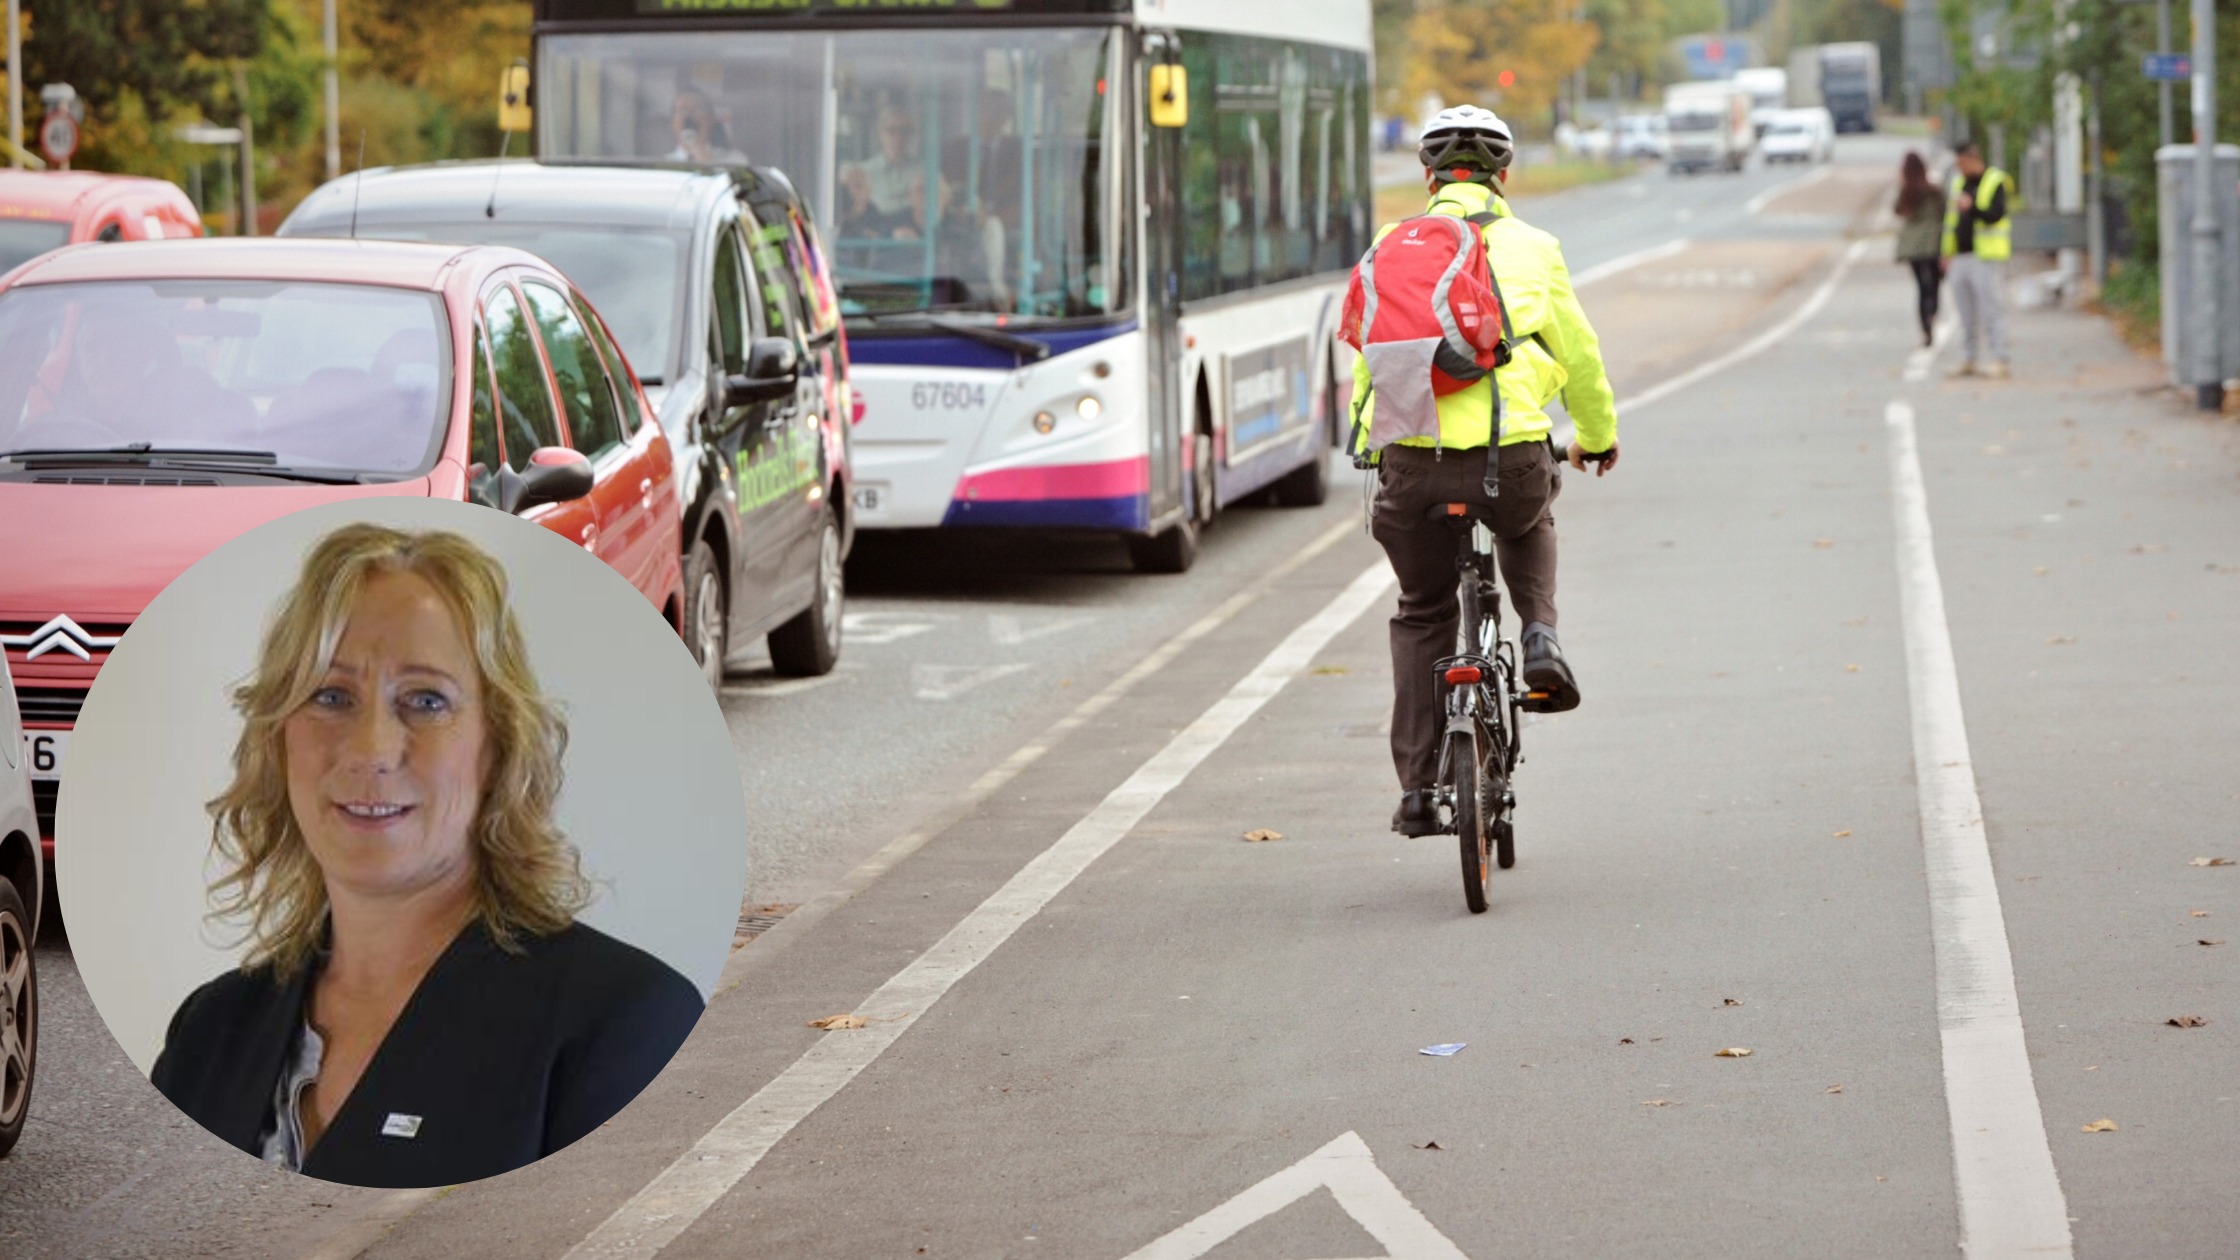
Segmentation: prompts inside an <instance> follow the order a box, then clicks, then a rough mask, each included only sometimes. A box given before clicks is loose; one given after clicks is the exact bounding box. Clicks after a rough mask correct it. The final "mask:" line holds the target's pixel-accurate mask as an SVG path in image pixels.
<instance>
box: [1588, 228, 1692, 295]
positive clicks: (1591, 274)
mask: <svg viewBox="0 0 2240 1260" xmlns="http://www.w3.org/2000/svg"><path fill="white" fill-rule="evenodd" d="M1688 244H1689V242H1688V238H1687V237H1685V236H1683V237H1680V238H1679V239H1677V240H1670V241H1666V242H1665V243H1664V244H1662V245H1651V246H1650V247H1649V248H1647V249H1637V250H1635V251H1633V252H1632V253H1630V254H1620V255H1618V256H1617V257H1616V258H1613V259H1611V260H1610V261H1609V262H1605V263H1596V264H1595V265H1594V266H1592V267H1589V268H1587V269H1586V270H1585V271H1579V272H1574V273H1572V276H1571V287H1572V288H1574V289H1576V288H1578V287H1580V286H1581V285H1588V284H1593V283H1594V282H1595V281H1597V280H1608V279H1609V278H1610V277H1612V276H1614V275H1617V274H1618V273H1620V272H1624V271H1631V270H1633V269H1634V268H1635V267H1638V266H1640V265H1641V264H1643V263H1653V262H1655V261H1657V260H1658V259H1660V258H1670V257H1672V256H1673V255H1674V254H1677V253H1679V252H1680V251H1681V250H1684V249H1686V248H1687V247H1688Z"/></svg>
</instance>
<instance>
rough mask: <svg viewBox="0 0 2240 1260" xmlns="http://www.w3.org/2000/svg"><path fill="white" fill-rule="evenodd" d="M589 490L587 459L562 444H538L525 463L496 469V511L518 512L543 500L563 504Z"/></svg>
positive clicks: (580, 453)
mask: <svg viewBox="0 0 2240 1260" xmlns="http://www.w3.org/2000/svg"><path fill="white" fill-rule="evenodd" d="M589 493H591V461H590V460H588V459H585V458H584V456H583V452H581V451H573V450H569V449H568V448H567V447H565V446H540V447H538V448H537V449H536V450H534V451H532V452H530V454H529V466H528V467H526V468H524V469H522V470H521V471H520V472H515V471H514V470H513V469H512V467H511V466H505V467H501V468H500V469H499V470H498V510H500V511H502V512H512V513H515V514H517V515H518V514H519V513H522V512H526V511H528V510H529V509H531V508H535V507H542V506H544V505H545V504H547V503H566V502H568V501H570V500H572V499H580V498H582V497H583V496H585V495H587V494H589Z"/></svg>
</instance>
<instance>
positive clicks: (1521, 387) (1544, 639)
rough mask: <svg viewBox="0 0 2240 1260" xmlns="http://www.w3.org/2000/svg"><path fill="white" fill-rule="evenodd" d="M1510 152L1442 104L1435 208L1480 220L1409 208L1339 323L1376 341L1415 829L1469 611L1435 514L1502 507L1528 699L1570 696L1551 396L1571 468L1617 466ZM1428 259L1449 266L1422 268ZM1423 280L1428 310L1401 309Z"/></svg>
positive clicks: (1402, 767) (1432, 809)
mask: <svg viewBox="0 0 2240 1260" xmlns="http://www.w3.org/2000/svg"><path fill="white" fill-rule="evenodd" d="M1514 153H1515V140H1514V136H1513V133H1512V132H1511V131H1510V129H1509V125H1508V124H1507V123H1505V122H1503V121H1501V119H1500V118H1498V117H1496V116H1495V115H1494V114H1493V112H1492V111H1491V110H1486V109H1480V108H1478V107H1476V106H1473V105H1461V106H1456V107H1455V108H1453V109H1449V110H1445V111H1443V112H1441V113H1440V114H1439V115H1438V117H1436V118H1434V119H1432V120H1431V124H1430V125H1429V126H1428V127H1426V128H1424V132H1423V136H1422V142H1421V145H1420V147H1419V148H1418V150H1417V155H1418V156H1419V157H1420V158H1421V159H1422V161H1423V165H1424V167H1425V171H1426V182H1427V183H1428V185H1429V190H1430V193H1431V202H1430V206H1429V207H1428V209H1427V210H1426V212H1425V213H1426V215H1427V216H1438V215H1443V216H1448V217H1451V218H1455V219H1460V220H1462V221H1463V222H1464V223H1467V224H1468V225H1469V227H1470V229H1471V230H1468V231H1463V230H1460V225H1457V228H1456V230H1454V231H1451V232H1450V231H1442V230H1438V225H1437V222H1436V220H1429V219H1414V220H1409V221H1408V223H1409V226H1410V231H1409V233H1407V234H1404V235H1405V236H1406V237H1407V239H1404V240H1403V239H1401V238H1394V239H1393V242H1392V247H1391V248H1387V247H1386V241H1387V237H1388V236H1389V235H1390V234H1391V233H1392V232H1393V230H1394V228H1395V227H1396V226H1398V225H1387V226H1386V227H1384V228H1383V229H1381V230H1380V231H1379V232H1378V234H1377V243H1376V244H1374V245H1372V246H1370V252H1369V254H1368V255H1367V256H1365V257H1364V259H1363V267H1361V268H1357V269H1356V272H1355V283H1356V286H1357V290H1356V293H1354V294H1349V298H1348V308H1347V309H1348V315H1349V316H1350V318H1347V317H1341V320H1340V324H1341V329H1340V335H1341V336H1342V337H1344V338H1345V339H1346V340H1347V341H1348V342H1349V343H1351V344H1354V345H1356V346H1357V347H1359V348H1360V349H1361V351H1362V353H1361V355H1360V356H1359V357H1358V358H1356V360H1355V361H1354V369H1353V396H1354V406H1353V423H1352V433H1351V438H1350V445H1349V449H1351V450H1352V451H1353V453H1354V456H1355V458H1356V460H1357V461H1359V462H1362V463H1364V464H1365V465H1366V464H1369V463H1374V465H1375V466H1376V468H1377V497H1376V505H1375V507H1374V508H1373V510H1372V515H1371V523H1370V532H1371V533H1372V534H1373V535H1374V536H1375V537H1376V540H1377V541H1378V543H1380V544H1382V545H1383V547H1384V550H1385V554H1386V555H1387V556H1388V557H1390V559H1391V561H1392V568H1393V572H1394V573H1395V575H1397V576H1398V578H1399V580H1400V607H1399V611H1398V612H1397V613H1395V614H1394V616H1393V618H1392V687H1393V704H1392V762H1393V767H1394V769H1396V770H1397V771H1398V772H1399V775H1400V787H1401V790H1402V791H1401V801H1400V809H1399V811H1398V812H1397V813H1395V814H1394V815H1393V819H1392V829H1393V830H1394V831H1397V832H1399V833H1400V834H1402V835H1408V836H1420V835H1430V834H1433V833H1434V832H1437V831H1438V830H1439V816H1438V807H1437V804H1436V798H1435V795H1434V792H1433V780H1434V779H1435V778H1436V776H1437V773H1438V743H1439V736H1440V733H1441V726H1442V722H1443V718H1442V715H1441V712H1440V700H1439V695H1438V690H1437V680H1436V679H1435V678H1434V677H1433V663H1434V662H1435V661H1437V660H1438V658H1439V657H1440V656H1442V655H1444V654H1446V653H1447V652H1449V651H1451V650H1452V649H1453V646H1454V638H1455V626H1456V622H1457V621H1458V619H1459V618H1460V616H1461V610H1460V607H1459V605H1458V602H1457V600H1456V597H1455V586H1456V582H1455V571H1456V570H1455V564H1456V560H1457V558H1458V549H1459V548H1460V547H1462V546H1463V545H1465V544H1464V540H1463V538H1462V537H1461V536H1460V535H1459V534H1458V533H1456V532H1455V531H1453V530H1450V529H1449V528H1448V527H1447V526H1446V525H1445V523H1444V522H1442V521H1437V520H1433V519H1430V517H1429V515H1428V513H1431V512H1434V511H1437V510H1438V508H1439V506H1440V505H1443V504H1449V503H1470V504H1476V505H1479V506H1482V507H1485V508H1488V509H1490V512H1491V516H1492V520H1491V522H1490V525H1491V528H1492V530H1493V533H1494V536H1495V557H1496V560H1497V562H1498V564H1499V572H1500V575H1501V578H1502V580H1503V582H1504V583H1505V584H1506V585H1507V587H1508V590H1509V598H1510V600H1511V601H1512V605H1513V606H1514V608H1515V609H1516V613H1517V616H1518V618H1519V620H1520V621H1521V622H1522V623H1523V625H1524V633H1523V636H1522V647H1523V654H1524V662H1523V673H1524V681H1525V685H1526V687H1527V688H1528V689H1529V690H1531V691H1533V692H1538V693H1542V694H1543V695H1544V697H1545V698H1544V699H1540V700H1536V701H1528V702H1527V704H1526V707H1527V708H1533V709H1538V710H1541V711H1545V712H1556V711H1561V710H1565V709H1570V708H1574V707H1576V706H1577V705H1578V703H1579V688H1578V684H1577V683H1576V682H1575V681H1574V679H1573V677H1572V673H1571V669H1570V666H1569V665H1568V664H1567V663H1566V662H1565V661H1564V658H1563V652H1562V650H1561V649H1560V648H1559V647H1558V646H1557V643H1556V602H1555V594H1556V525H1555V518H1554V516H1553V515H1551V514H1550V512H1549V510H1548V509H1549V505H1550V504H1551V503H1553V502H1554V501H1555V497H1556V493H1557V491H1558V490H1559V489H1560V488H1561V486H1562V475H1561V473H1560V472H1559V471H1558V469H1557V462H1558V457H1557V455H1556V452H1555V446H1554V443H1553V441H1552V440H1551V437H1550V433H1551V430H1552V429H1553V424H1552V422H1551V421H1550V420H1549V419H1548V413H1547V412H1546V410H1544V408H1546V406H1547V405H1548V403H1550V402H1551V401H1554V400H1556V399H1557V398H1559V397H1560V398H1561V399H1562V401H1563V405H1564V408H1565V410H1567V411H1568V412H1569V413H1570V415H1571V421H1572V424H1573V426H1574V427H1575V428H1576V430H1577V436H1576V437H1575V438H1574V439H1573V440H1572V441H1571V443H1570V448H1569V450H1568V452H1566V455H1565V456H1564V458H1565V459H1567V460H1568V462H1569V463H1570V465H1571V466H1572V467H1573V468H1575V469H1583V468H1584V467H1585V466H1586V463H1587V462H1588V461H1590V460H1591V461H1593V462H1594V463H1595V464H1596V465H1597V468H1596V474H1597V475H1598V476H1599V475H1601V474H1603V473H1607V472H1609V471H1610V470H1611V469H1613V468H1615V467H1617V465H1618V416H1617V409H1616V406H1615V404H1614V402H1613V400H1612V398H1611V394H1610V382H1609V379H1608V377H1607V376H1606V375H1605V373H1604V371H1603V366H1602V351H1601V347H1600V345H1599V343H1597V342H1596V340H1595V335H1594V329H1593V328H1592V327H1591V326H1589V325H1588V323H1587V317H1586V313H1585V312H1584V311H1582V310H1580V309H1579V299H1578V297H1577V295H1576V294H1575V293H1573V291H1572V288H1571V273H1570V271H1569V270H1568V269H1567V268H1566V267H1565V266H1564V262H1563V250H1562V248H1561V247H1560V246H1559V245H1558V244H1557V243H1556V239H1555V238H1554V237H1553V236H1550V235H1548V234H1547V233H1546V232H1543V231H1540V230H1539V229H1538V228H1534V227H1530V226H1528V225H1526V224H1525V223H1524V222H1523V221H1522V220H1519V219H1518V218H1517V217H1516V216H1515V215H1514V214H1513V213H1512V212H1511V211H1510V209H1509V205H1508V203H1507V202H1506V201H1504V200H1503V199H1502V197H1501V185H1502V181H1503V180H1504V179H1505V178H1507V171H1508V169H1509V161H1510V159H1511V157H1512V156H1513V155H1514ZM1419 244H1420V245H1421V246H1422V248H1421V249H1420V250H1407V249H1405V248H1403V247H1405V246H1409V245H1419ZM1480 251H1482V260H1481V257H1480V253H1479V252H1480ZM1419 258H1428V259H1431V260H1433V261H1434V262H1436V263H1438V264H1439V265H1438V266H1436V267H1433V268H1429V269H1425V268H1423V267H1421V266H1420V264H1419V263H1418V261H1417V260H1418V259H1419ZM1481 261H1482V263H1483V264H1484V269H1483V270H1481V269H1480V266H1479V264H1480V263H1481ZM1372 263H1373V264H1374V267H1375V282H1374V284H1373V286H1371V287H1370V291H1369V295H1368V296H1367V298H1366V300H1365V306H1366V309H1362V308H1361V304H1364V303H1363V299H1362V298H1361V295H1360V293H1359V288H1360V286H1361V282H1362V279H1363V276H1362V273H1363V272H1364V271H1366V270H1368V269H1369V268H1370V264H1372ZM1411 267H1413V268H1416V270H1415V271H1414V272H1413V273H1411V272H1410V270H1409V269H1410V268H1411ZM1489 273H1490V274H1489ZM1481 280H1483V281H1484V282H1485V283H1484V287H1483V288H1481V287H1480V281H1481ZM1411 281H1415V282H1416V283H1414V284H1412V285H1411V283H1410V282H1411ZM1388 294H1389V295H1393V296H1391V297H1389V298H1388V297H1387V295H1388ZM1409 294H1413V295H1416V296H1417V301H1416V302H1415V303H1414V304H1415V305H1417V306H1420V307H1423V308H1424V309H1420V310H1411V311H1400V312H1394V311H1392V310H1391V309H1390V307H1391V305H1392V304H1393V302H1396V301H1398V300H1400V297H1401V296H1404V295H1409ZM1426 298H1428V299H1429V300H1428V301H1425V300H1423V299H1426ZM1489 308H1490V309H1489ZM1411 328H1412V329H1413V330H1415V333H1416V334H1420V335H1411V332H1410V331H1409V329H1411ZM1388 329H1389V330H1391V331H1387V330H1388Z"/></svg>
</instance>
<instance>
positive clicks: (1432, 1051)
mask: <svg viewBox="0 0 2240 1260" xmlns="http://www.w3.org/2000/svg"><path fill="white" fill-rule="evenodd" d="M1469 1044H1470V1043H1469V1042H1467V1041H1449V1042H1445V1043H1442V1044H1440V1045H1436V1046H1425V1047H1424V1048H1423V1049H1421V1050H1418V1051H1416V1053H1417V1054H1428V1055H1433V1056H1436V1057H1438V1058H1441V1059H1446V1058H1452V1057H1453V1056H1454V1055H1455V1053H1456V1052H1457V1051H1459V1050H1461V1049H1462V1048H1463V1047H1464V1046H1467V1045H1469Z"/></svg>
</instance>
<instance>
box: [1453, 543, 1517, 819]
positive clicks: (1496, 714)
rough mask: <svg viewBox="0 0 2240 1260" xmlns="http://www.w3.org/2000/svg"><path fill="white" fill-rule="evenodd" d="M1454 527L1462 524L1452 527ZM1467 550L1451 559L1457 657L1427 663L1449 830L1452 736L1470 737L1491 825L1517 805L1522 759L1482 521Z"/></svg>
mask: <svg viewBox="0 0 2240 1260" xmlns="http://www.w3.org/2000/svg"><path fill="white" fill-rule="evenodd" d="M1456 523H1457V525H1459V524H1460V520H1459V519H1458V520H1457V522H1456ZM1469 525H1470V530H1469V546H1468V547H1466V548H1464V549H1463V551H1462V553H1461V555H1460V556H1459V557H1457V559H1456V562H1455V567H1456V570H1457V582H1456V586H1457V591H1456V595H1457V596H1458V598H1459V601H1460V604H1461V616H1460V617H1459V618H1458V619H1457V622H1456V627H1455V649H1456V650H1455V654H1454V655H1452V656H1446V657H1441V658H1440V659H1439V660H1437V661H1435V662H1433V663H1432V670H1433V671H1434V673H1435V674H1436V675H1437V677H1438V681H1439V684H1440V686H1441V687H1442V689H1443V691H1444V696H1445V706H1444V707H1445V710H1446V718H1447V722H1446V730H1445V732H1444V733H1443V735H1442V736H1441V738H1440V742H1439V772H1438V778H1437V780H1436V782H1437V783H1438V785H1439V787H1438V791H1439V805H1440V807H1441V808H1442V809H1443V810H1445V811H1446V812H1445V815H1444V818H1445V820H1446V821H1448V822H1449V823H1450V825H1451V824H1452V822H1453V819H1454V817H1455V807H1456V802H1455V800H1454V788H1453V786H1452V785H1453V783H1454V773H1453V766H1452V765H1451V764H1450V757H1451V750H1452V749H1453V747H1454V741H1453V739H1452V737H1453V736H1454V735H1457V734H1462V735H1467V736H1468V737H1469V738H1470V745H1471V748H1472V749H1473V750H1474V751H1475V752H1476V754H1477V761H1478V765H1479V766H1480V767H1482V768H1483V773H1482V775H1481V777H1480V783H1481V794H1482V795H1483V797H1484V798H1485V803H1486V804H1487V805H1488V806H1489V807H1490V808H1488V809H1487V810H1486V815H1487V817H1488V818H1489V819H1501V818H1505V817H1507V815H1508V813H1509V811H1510V810H1512V809H1514V808H1515V806H1516V795H1515V793H1514V792H1512V791H1511V790H1510V788H1509V778H1510V775H1511V774H1513V773H1514V772H1515V770H1516V767H1517V763H1518V762H1519V761H1520V760H1522V759H1523V747H1522V742H1523V741H1522V740H1521V739H1520V737H1519V736H1520V732H1521V730H1522V723H1521V722H1520V721H1519V715H1520V710H1519V709H1518V702H1519V686H1518V679H1519V677H1520V675H1519V672H1518V668H1517V649H1516V645H1515V644H1514V643H1512V642H1510V641H1509V640H1507V639H1505V638H1503V637H1502V634H1501V587H1500V585H1499V584H1498V583H1496V582H1495V581H1494V567H1493V531H1492V530H1490V529H1488V528H1487V527H1486V524H1485V522H1484V521H1480V520H1472V521H1470V522H1469ZM1472 669H1474V670H1475V671H1476V678H1475V680H1457V679H1456V677H1455V675H1456V674H1458V673H1460V672H1461V671H1464V670H1472Z"/></svg>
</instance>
